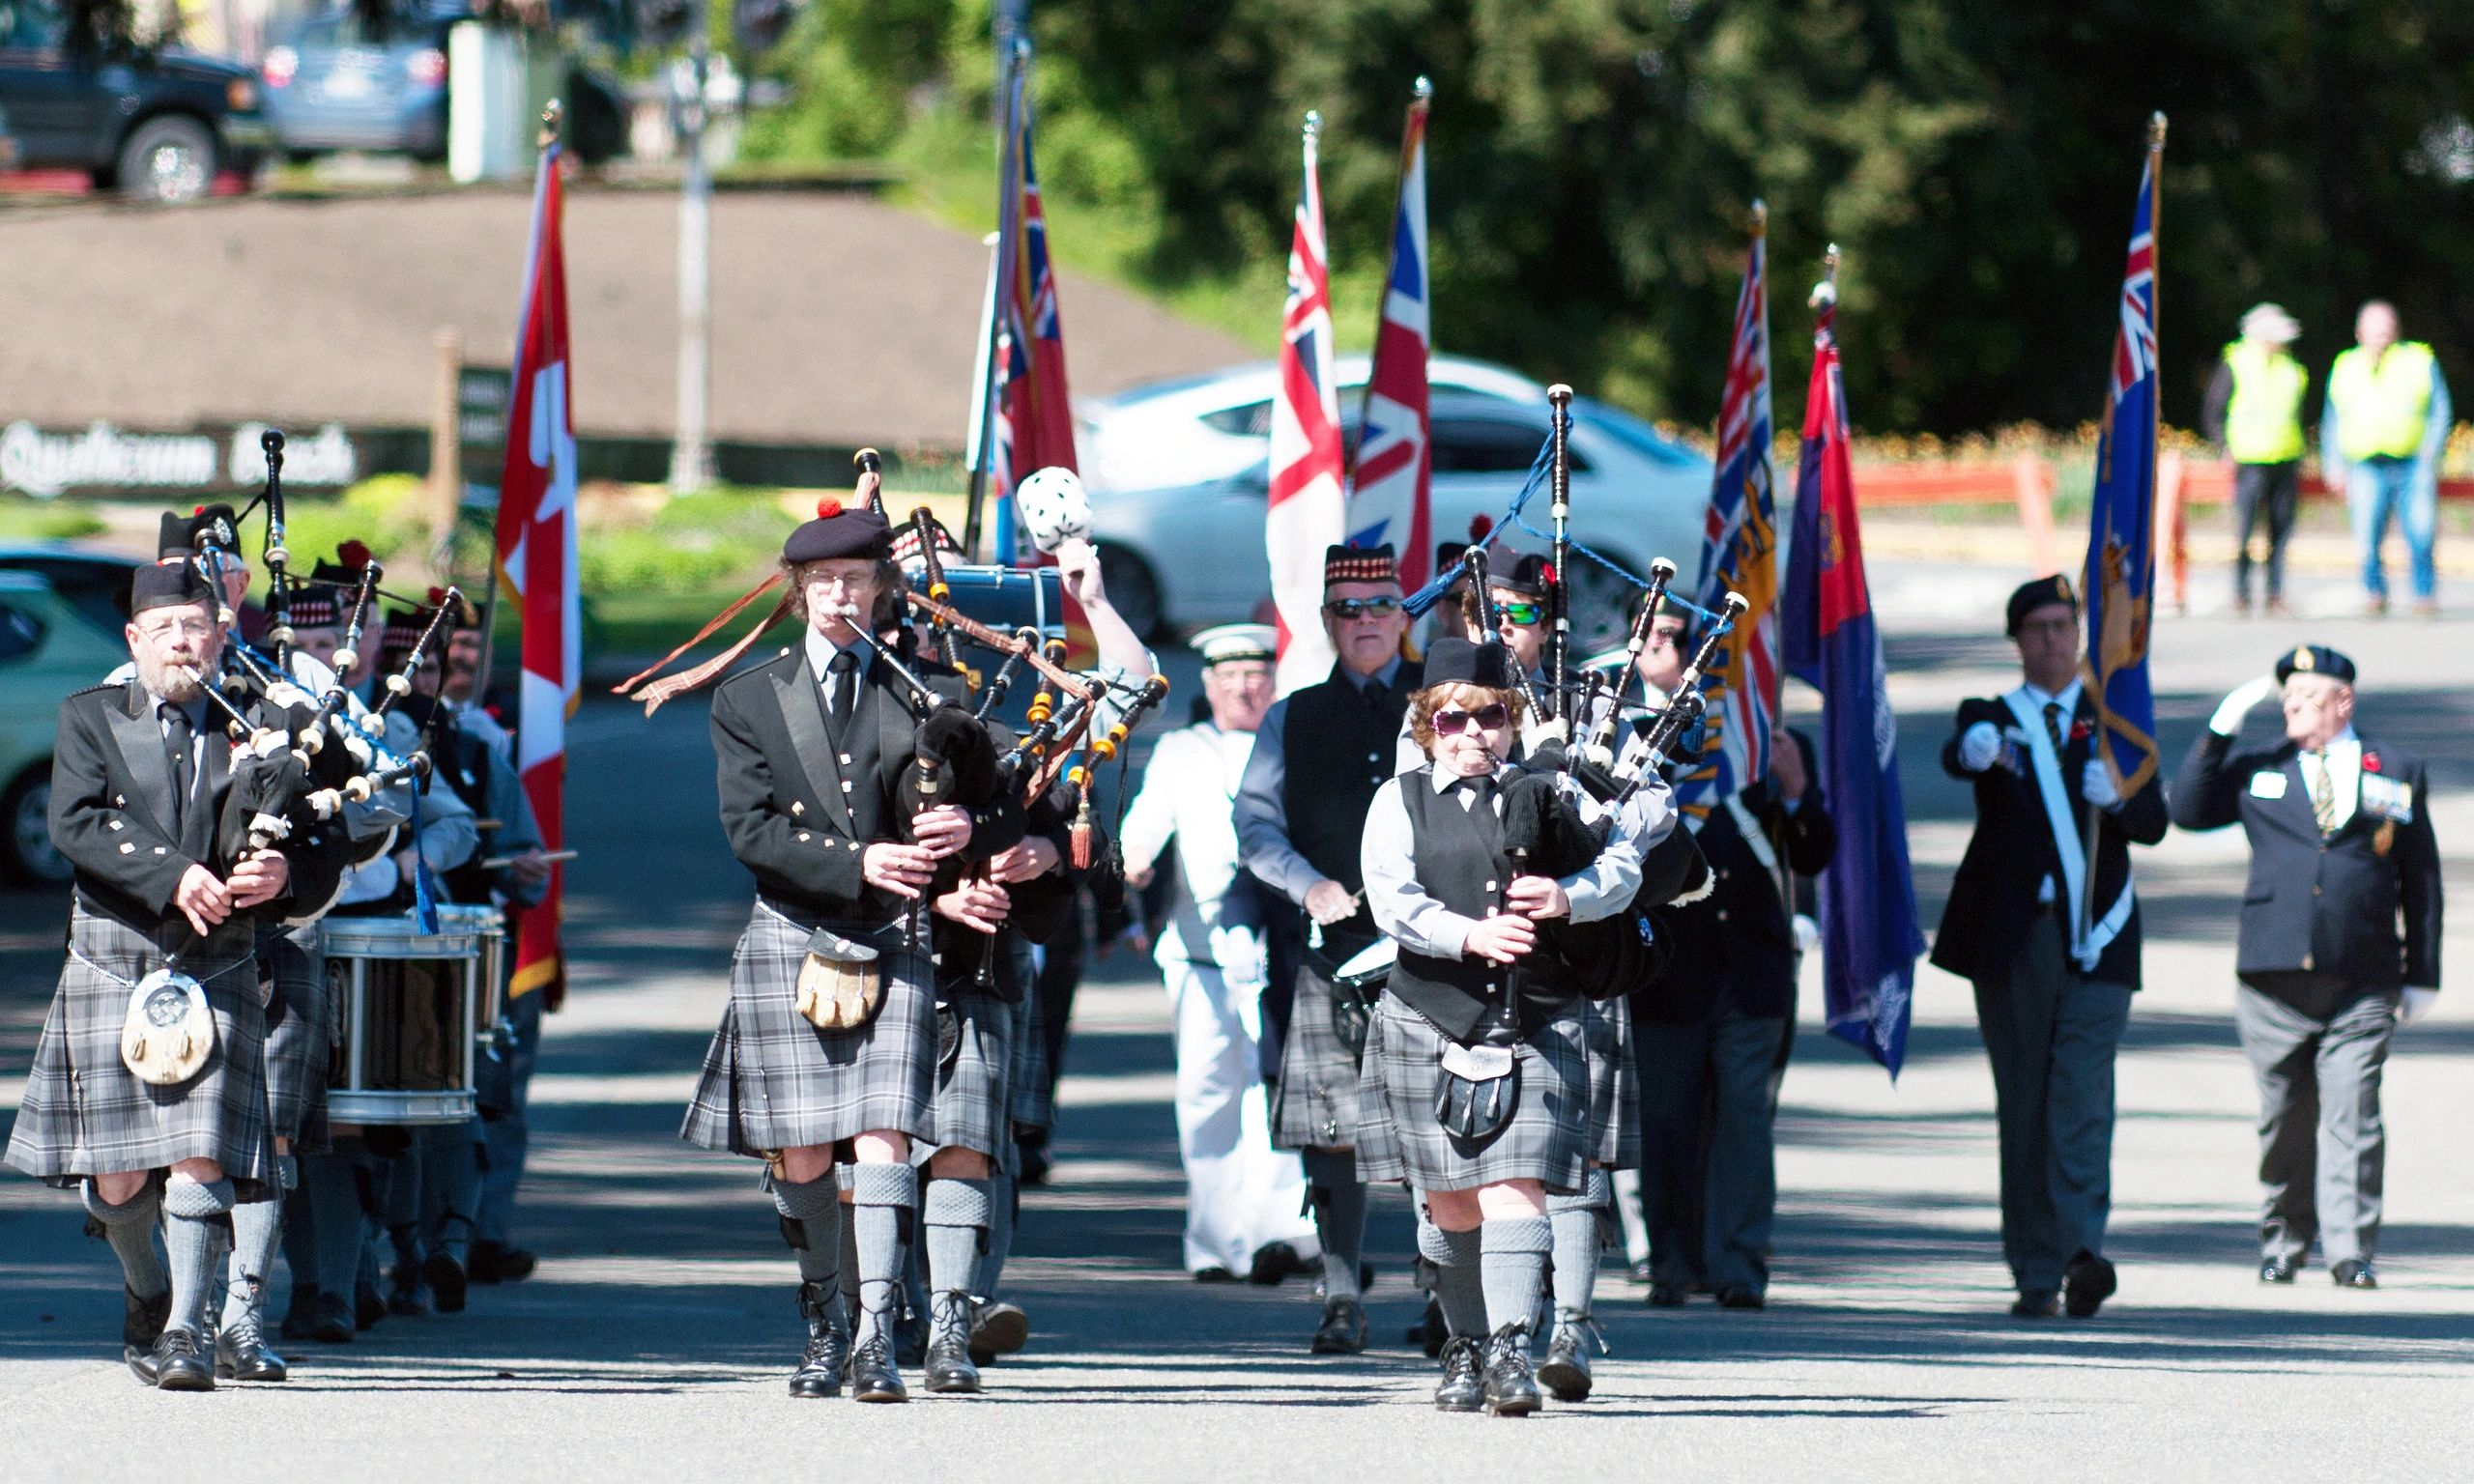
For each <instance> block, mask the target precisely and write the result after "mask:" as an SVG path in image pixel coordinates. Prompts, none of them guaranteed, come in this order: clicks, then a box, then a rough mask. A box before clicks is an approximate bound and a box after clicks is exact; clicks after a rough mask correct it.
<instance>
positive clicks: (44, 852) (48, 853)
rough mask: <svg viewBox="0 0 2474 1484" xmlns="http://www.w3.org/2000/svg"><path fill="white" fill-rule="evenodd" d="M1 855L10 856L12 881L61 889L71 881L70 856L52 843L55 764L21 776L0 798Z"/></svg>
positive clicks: (29, 769) (47, 764) (38, 764)
mask: <svg viewBox="0 0 2474 1484" xmlns="http://www.w3.org/2000/svg"><path fill="white" fill-rule="evenodd" d="M0 822H5V823H6V825H7V831H6V833H5V834H0V856H5V857H6V865H7V866H8V870H9V875H10V876H11V878H12V879H14V880H16V881H20V882H23V883H25V884H26V885H29V886H59V885H61V884H63V883H64V882H66V881H68V879H69V877H70V874H71V869H70V865H69V857H67V856H65V855H62V854H61V853H60V850H59V847H57V846H55V845H54V844H52V842H51V764H50V763H48V762H41V763H37V764H35V765H34V766H33V767H31V768H28V769H27V770H26V771H25V772H24V773H23V774H21V775H19V777H18V779H17V781H16V782H15V783H14V784H12V785H10V786H9V792H8V795H7V796H6V798H5V799H0Z"/></svg>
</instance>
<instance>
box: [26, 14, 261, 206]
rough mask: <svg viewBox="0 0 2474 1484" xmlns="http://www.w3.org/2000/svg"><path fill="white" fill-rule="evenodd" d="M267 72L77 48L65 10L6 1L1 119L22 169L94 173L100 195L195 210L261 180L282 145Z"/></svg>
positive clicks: (189, 54)
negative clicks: (257, 175)
mask: <svg viewBox="0 0 2474 1484" xmlns="http://www.w3.org/2000/svg"><path fill="white" fill-rule="evenodd" d="M261 105H262V99H261V95H260V89H259V86H258V79H257V74H256V73H254V72H252V71H249V70H248V69H247V68H245V67H242V66H240V65H239V64H237V63H233V62H226V61H223V60H221V59H220V58H216V57H209V56H204V55H201V54H200V53H197V52H194V51H189V50H187V49H186V48H183V47H180V46H159V47H158V46H139V45H125V44H120V43H97V44H95V45H91V46H85V47H75V46H72V45H70V44H69V24H68V20H67V18H66V15H65V14H64V11H63V9H62V7H61V5H60V4H59V3H58V0H0V109H5V110H6V111H7V113H8V116H9V127H10V129H11V131H12V132H13V133H14V135H15V137H16V145H17V156H18V159H17V168H19V169H21V170H82V171H85V172H86V173H87V174H88V175H89V176H91V177H92V178H93V180H94V182H95V184H96V185H97V186H99V187H104V188H117V189H119V190H120V191H122V192H123V193H125V194H127V195H130V196H136V197H139V198H142V199H147V200H156V201H193V200H195V199H197V198H198V197H200V196H203V195H205V194H207V192H209V191H210V190H212V189H214V187H215V180H216V176H217V175H220V174H223V173H225V172H227V171H228V172H236V173H238V174H241V175H244V176H246V175H250V174H253V173H254V172H255V171H256V169H257V166H258V161H259V160H260V159H261V158H262V157H264V155H265V153H266V151H267V150H268V149H269V148H270V147H272V146H273V143H274V131H273V129H272V128H269V127H268V126H267V120H266V114H265V112H264V110H263V108H262V106H261Z"/></svg>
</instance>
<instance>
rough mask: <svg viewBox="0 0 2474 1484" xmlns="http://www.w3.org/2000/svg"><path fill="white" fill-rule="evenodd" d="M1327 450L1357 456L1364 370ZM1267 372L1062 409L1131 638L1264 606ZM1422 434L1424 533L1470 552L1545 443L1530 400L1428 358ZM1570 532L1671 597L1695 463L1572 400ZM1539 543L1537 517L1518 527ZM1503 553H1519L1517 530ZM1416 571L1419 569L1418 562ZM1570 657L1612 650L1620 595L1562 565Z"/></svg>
mask: <svg viewBox="0 0 2474 1484" xmlns="http://www.w3.org/2000/svg"><path fill="white" fill-rule="evenodd" d="M1335 369H1336V370H1337V372H1338V377H1339V382H1340V389H1339V401H1340V420H1341V424H1342V436H1343V438H1344V439H1345V440H1346V442H1348V444H1349V445H1350V446H1351V447H1354V446H1356V441H1357V426H1358V418H1359V414H1360V411H1361V402H1362V398H1363V394H1364V388H1365V385H1366V375H1367V358H1366V357H1363V356H1358V357H1340V359H1339V361H1338V365H1337V366H1336V368H1335ZM1276 376H1277V368H1276V367H1275V366H1273V365H1272V364H1271V363H1269V362H1264V363H1261V364H1258V365H1253V366H1246V367H1240V368H1237V369H1233V370H1229V371H1225V372H1221V373H1217V374H1214V375H1211V376H1205V377H1196V378H1193V379H1190V380H1184V381H1177V382H1167V383H1162V384H1158V385H1150V386H1143V387H1136V388H1135V389H1134V390H1131V391H1126V392H1121V393H1119V394H1117V395H1115V396H1112V397H1106V398H1098V399H1094V400H1091V401H1088V402H1084V403H1082V404H1080V405H1079V406H1078V408H1077V410H1076V411H1077V418H1078V421H1079V428H1078V434H1079V448H1080V452H1081V463H1082V469H1083V471H1084V472H1083V477H1084V481H1085V483H1086V484H1087V485H1088V486H1089V487H1090V491H1091V511H1092V522H1093V528H1094V534H1095V535H1096V536H1097V538H1098V541H1099V546H1100V557H1101V569H1102V571H1103V572H1104V573H1105V574H1106V575H1107V578H1108V595H1109V597H1110V599H1111V600H1113V601H1114V602H1115V604H1116V605H1117V607H1118V608H1119V609H1120V610H1122V611H1123V612H1124V613H1125V614H1126V615H1127V619H1128V621H1130V622H1132V623H1133V624H1134V625H1135V626H1136V628H1137V629H1141V630H1143V631H1145V632H1151V631H1153V630H1157V629H1163V628H1165V629H1178V630H1183V629H1191V628H1194V627H1197V626H1200V625H1203V624H1212V623H1227V622H1234V621H1239V620H1243V619H1245V618H1249V617H1251V616H1252V615H1253V614H1254V611H1255V609H1256V606H1257V605H1258V604H1259V603H1260V602H1261V601H1262V600H1263V599H1264V597H1266V596H1267V595H1268V594H1269V593H1270V591H1271V561H1270V558H1269V557H1268V556H1266V555H1265V552H1264V548H1263V521H1264V509H1265V504H1266V502H1267V500H1268V499H1269V497H1270V490H1271V475H1270V439H1271V407H1272V393H1273V390H1274V387H1275V385H1276V382H1275V378H1276ZM1428 380H1429V382H1430V383H1431V385H1432V393H1431V397H1430V400H1429V408H1428V416H1429V420H1430V422H1431V424H1432V428H1433V435H1432V438H1433V449H1434V483H1433V486H1432V490H1433V496H1432V499H1433V505H1432V527H1431V528H1432V531H1433V535H1434V539H1435V540H1436V541H1437V542H1438V543H1441V542H1447V541H1463V540H1466V539H1467V538H1468V533H1469V527H1470V521H1471V518H1472V517H1474V516H1478V515H1481V514H1482V515H1485V516H1487V517H1488V518H1489V519H1491V520H1498V521H1500V520H1501V519H1502V518H1503V515H1504V512H1505V510H1506V509H1508V508H1509V507H1510V504H1511V501H1512V498H1513V497H1514V496H1515V495H1517V494H1518V493H1519V491H1520V487H1521V484H1522V482H1523V480H1524V478H1525V477H1526V476H1527V474H1528V472H1529V468H1530V465H1531V462H1532V461H1533V460H1535V459H1536V457H1537V455H1538V449H1539V444H1540V443H1542V442H1544V441H1545V438H1546V432H1547V420H1548V407H1547V402H1546V388H1545V387H1543V386H1541V385H1539V384H1538V383H1536V382H1533V381H1530V380H1529V379H1528V378H1526V377H1523V376H1521V375H1519V374H1518V373H1516V372H1513V371H1510V370H1508V369H1506V368H1504V367H1501V366H1497V365H1491V364H1489V363H1487V362H1485V361H1480V360H1469V359H1464V358H1462V357H1452V356H1438V357H1434V359H1433V361H1432V363H1431V364H1430V366H1429V368H1428ZM1571 467H1572V485H1571V489H1572V494H1571V533H1572V537H1573V539H1574V540H1576V541H1582V542H1586V543H1588V545H1589V546H1590V547H1592V548H1593V549H1595V550H1597V551H1598V552H1600V553H1602V554H1604V555H1605V556H1606V557H1608V558H1609V559H1610V560H1613V561H1616V562H1619V563H1621V564H1622V565H1623V566H1625V568H1627V569H1629V570H1631V571H1633V572H1644V571H1646V570H1647V567H1648V564H1649V562H1650V560H1651V558H1653V557H1667V558H1669V559H1671V560H1673V561H1674V562H1675V563H1676V565H1677V566H1678V567H1679V568H1681V569H1683V573H1684V577H1685V580H1686V581H1689V580H1690V578H1691V574H1692V570H1693V568H1694V567H1695V565H1696V564H1697V563H1698V562H1699V560H1700V554H1701V521H1702V515H1703V512H1704V511H1705V510H1706V509H1707V507H1708V505H1709V500H1710V478H1711V472H1712V471H1711V468H1710V461H1709V460H1708V459H1707V458H1705V457H1703V456H1702V455H1700V454H1698V453H1696V452H1694V451H1693V450H1692V449H1690V448H1689V447H1686V446H1685V445H1684V444H1683V443H1681V442H1677V441H1676V440H1674V439H1671V438H1668V437H1667V436H1666V435H1664V434H1662V433H1660V432H1658V431H1657V430H1656V429H1655V428H1653V427H1651V426H1650V425H1649V424H1648V423H1645V422H1643V421H1641V420H1640V419H1639V418H1637V417H1634V416H1632V415H1630V414H1626V413H1622V412H1618V411H1617V410H1615V409H1614V408H1611V407H1608V406H1606V405H1604V404H1602V403H1599V402H1597V401H1594V400H1592V399H1590V398H1587V397H1580V398H1576V399H1574V401H1573V407H1572V436H1571ZM1524 513H1525V515H1526V516H1527V518H1528V519H1529V520H1530V522H1531V524H1533V525H1535V526H1537V527H1538V528H1539V529H1540V530H1543V529H1545V528H1546V524H1547V516H1546V502H1545V500H1544V499H1543V498H1539V499H1535V500H1533V501H1532V502H1531V504H1530V506H1529V508H1528V509H1527V511H1525V512H1524ZM1502 539H1504V540H1508V541H1510V542H1513V543H1514V544H1515V545H1517V546H1520V547H1522V548H1524V549H1528V550H1543V549H1544V547H1545V543H1544V542H1543V541H1542V540H1539V539H1538V538H1535V537H1531V536H1528V535H1526V534H1523V533H1521V532H1517V531H1514V532H1511V533H1509V534H1507V535H1506V536H1504V537H1503V538H1502ZM1428 555H1429V556H1431V555H1432V554H1428ZM1572 593H1573V597H1574V606H1573V636H1574V642H1575V648H1576V649H1578V650H1579V651H1580V652H1583V653H1586V652H1589V650H1590V649H1591V648H1592V647H1603V646H1604V645H1607V644H1611V643H1617V642H1622V639H1623V627H1624V615H1623V609H1624V605H1625V603H1626V602H1628V601H1629V600H1630V598H1631V596H1632V591H1631V589H1630V587H1629V585H1626V584H1625V582H1624V581H1623V580H1622V579H1620V578H1617V577H1615V576H1614V575H1613V574H1611V573H1608V572H1607V571H1606V570H1605V569H1603V568H1601V567H1597V566H1596V565H1594V564H1592V563H1589V562H1586V561H1575V562H1573V564H1572Z"/></svg>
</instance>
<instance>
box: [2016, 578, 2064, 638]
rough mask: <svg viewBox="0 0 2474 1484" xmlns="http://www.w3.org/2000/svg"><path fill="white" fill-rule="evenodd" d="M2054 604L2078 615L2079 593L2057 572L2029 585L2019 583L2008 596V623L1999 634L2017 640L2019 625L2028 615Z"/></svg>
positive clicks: (2025, 620) (2026, 619)
mask: <svg viewBox="0 0 2474 1484" xmlns="http://www.w3.org/2000/svg"><path fill="white" fill-rule="evenodd" d="M2056 604H2060V605H2062V606H2063V607H2066V608H2068V609H2069V610H2070V612H2071V613H2072V614H2074V615H2075V614H2078V612H2079V593H2078V590H2077V589H2076V588H2074V587H2072V586H2071V585H2070V579H2068V578H2066V577H2064V576H2062V575H2061V574H2060V573H2058V572H2057V573H2055V574H2054V575H2053V576H2051V577H2040V578H2037V579H2036V580H2035V581H2034V582H2031V583H2021V584H2020V585H2019V586H2018V590H2017V591H2015V592H2013V593H2011V594H2010V607H2009V613H2008V622H2007V623H2006V624H2005V625H2004V626H2003V628H2002V630H2001V632H2002V633H2004V634H2007V635H2009V636H2010V637H2011V638H2012V639H2016V638H2018V637H2019V625H2021V624H2023V623H2025V622H2027V621H2028V614H2032V613H2034V612H2035V611H2036V610H2037V609H2040V608H2051V607H2053V606H2054V605H2056Z"/></svg>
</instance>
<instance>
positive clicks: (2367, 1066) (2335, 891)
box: [2173, 644, 2440, 1288]
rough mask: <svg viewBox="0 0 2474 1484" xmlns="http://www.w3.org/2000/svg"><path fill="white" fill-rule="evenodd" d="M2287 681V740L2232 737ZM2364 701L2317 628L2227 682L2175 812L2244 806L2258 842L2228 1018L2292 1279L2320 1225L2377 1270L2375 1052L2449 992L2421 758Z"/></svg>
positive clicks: (2209, 815)
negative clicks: (2270, 667)
mask: <svg viewBox="0 0 2474 1484" xmlns="http://www.w3.org/2000/svg"><path fill="white" fill-rule="evenodd" d="M2280 688H2281V689H2282V691H2283V697H2284V705H2285V740H2284V741H2282V742H2280V743H2277V744H2276V745H2274V746H2272V747H2265V748H2258V749H2255V750H2249V751H2244V752H2238V753H2237V752H2235V751H2234V750H2233V740H2234V737H2235V735H2236V734H2237V733H2239V732H2240V731H2241V729H2242V718H2243V716H2244V714H2245V713H2247V712H2248V711H2250V709H2251V708H2252V707H2253V706H2255V705H2257V704H2258V703H2259V702H2260V701H2262V700H2265V699H2267V698H2268V697H2269V696H2270V695H2273V694H2276V693H2277V692H2278V691H2279V690H2280ZM2353 718H2354V663H2353V661H2351V660H2349V659H2347V658H2345V656H2344V655H2342V654H2339V653H2338V652H2337V651H2335V650H2334V649H2328V648H2323V647H2321V646H2319V645H2317V644H2305V645H2303V646H2302V647H2300V648H2298V649H2295V650H2294V651H2293V652H2292V653H2290V654H2288V655H2287V656H2285V657H2284V658H2283V659H2281V660H2279V661H2277V666H2276V674H2275V677H2274V678H2273V679H2271V678H2270V677H2268V676H2265V675H2262V676H2260V677H2259V678H2258V679H2257V680H2253V681H2251V682H2250V683H2249V684H2247V685H2244V686H2242V687H2241V688H2240V689H2238V690H2236V691H2234V692H2233V694H2231V695H2229V696H2228V697H2226V698H2225V702H2224V704H2222V705H2220V706H2218V707H2217V709H2216V715H2215V716H2214V717H2212V718H2210V719H2209V721H2208V725H2207V730H2205V731H2203V732H2201V734H2200V738H2199V740H2198V741H2197V742H2196V743H2194V744H2193V745H2192V747H2191V754H2190V756H2188V757H2186V758H2184V759H2183V761H2182V771H2181V774H2180V776H2179V777H2177V778H2176V779H2175V780H2174V787H2173V822H2174V823H2176V824H2178V825H2180V826H2181V827H2182V828H2184V829H2186V830H2213V829H2221V828H2223V827H2224V826H2226V825H2229V824H2233V823H2235V822H2237V821H2238V822H2239V823H2240V824H2241V826H2242V832H2243V834H2244V835H2246V836H2248V837H2249V838H2250V842H2251V877H2250V880H2249V881H2248V882H2247V883H2246V884H2245V885H2244V887H2243V890H2242V936H2241V941H2240V946H2239V948H2238V949H2237V950H2236V956H2235V958H2234V972H2235V973H2236V974H2237V975H2239V976H2240V978H2241V981H2242V983H2241V985H2240V987H2239V988H2237V989H2235V990H2234V1001H2233V1023H2234V1026H2235V1028H2236V1029H2237V1030H2238V1031H2240V1033H2241V1036H2242V1050H2243V1052H2244V1054H2245V1055H2247V1056H2248V1057H2249V1058H2250V1059H2251V1072H2252V1075H2253V1076H2254V1077H2255V1078H2256V1079H2257V1080H2258V1084H2259V1182H2260V1184H2262V1185H2263V1186H2264V1187H2265V1190H2264V1194H2263V1198H2262V1200H2261V1204H2260V1212H2259V1278H2260V1280H2261V1281H2262V1282H2267V1283H2290V1282H2292V1281H2293V1276H2294V1272H2295V1270H2297V1269H2299V1268H2300V1267H2301V1266H2302V1263H2303V1261H2304V1259H2306V1258H2307V1257H2309V1255H2310V1252H2311V1239H2312V1238H2313V1237H2314V1236H2316V1237H2317V1238H2318V1239H2319V1250H2320V1253H2321V1255H2322V1256H2323V1257H2324V1258H2325V1259H2326V1260H2327V1263H2328V1269H2329V1273H2330V1275H2331V1276H2332V1277H2334V1278H2335V1279H2336V1280H2337V1283H2338V1285H2339V1286H2340V1287H2344V1288H2376V1287H2378V1286H2379V1280H2378V1277H2377V1276H2376V1274H2375V1273H2374V1272H2373V1269H2372V1261H2373V1255H2374V1253H2375V1251H2376V1249H2377V1247H2378V1245H2379V1204H2380V1175H2381V1166H2382V1163H2383V1161H2384V1160H2385V1157H2386V1155H2387V1135H2386V1132H2385V1130H2384V1129H2383V1128H2382V1127H2381V1125H2380V1121H2379V1072H2380V1067H2381V1065H2382V1064H2383V1063H2385V1062H2386V1061H2387V1059H2388V1038H2389V1036H2390V1034H2391V1033H2392V1032H2394V1031H2395V1029H2396V1028H2397V1026H2398V1024H2399V1023H2400V1022H2401V1021H2411V1020H2413V1019H2414V1018H2415V1017H2416V1016H2418V1015H2420V1014H2421V1013H2423V1012H2424V1011H2426V1010H2428V1009H2429V1008H2430V1006H2431V1001H2432V999H2434V998H2435V997H2436V996H2437V995H2438V993H2439V925H2440V880H2439V844H2438V842H2437V839H2436V838H2435V837H2434V836H2433V834H2432V832H2431V797H2430V786H2429V785H2428V783H2427V782H2426V780H2425V778H2424V772H2423V761H2422V759H2421V758H2419V757H2416V756H2412V755H2410V754H2408V753H2406V752H2404V751H2402V749H2399V748H2395V747H2390V746H2388V745H2386V744H2385V743H2382V742H2378V741H2376V740H2373V739H2372V738H2367V737H2364V736H2362V735H2360V734H2358V733H2357V732H2356V731H2355V730H2354V726H2353ZM2401 921H2402V925H2403V931H2402V933H2401V932H2400V931H2399V924H2400V922H2401ZM2315 1108H2316V1110H2317V1116H2316V1119H2315V1117H2314V1116H2313V1110H2314V1109H2315ZM2315 1125H2316V1127H2315Z"/></svg>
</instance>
